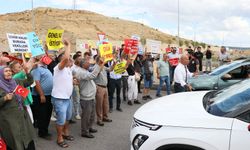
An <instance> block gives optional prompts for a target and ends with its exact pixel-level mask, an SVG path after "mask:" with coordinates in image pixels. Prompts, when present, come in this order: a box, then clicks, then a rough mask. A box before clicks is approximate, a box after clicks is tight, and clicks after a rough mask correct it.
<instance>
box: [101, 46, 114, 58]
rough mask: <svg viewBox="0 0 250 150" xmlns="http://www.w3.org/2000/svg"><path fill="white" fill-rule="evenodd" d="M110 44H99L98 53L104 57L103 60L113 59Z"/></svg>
mask: <svg viewBox="0 0 250 150" xmlns="http://www.w3.org/2000/svg"><path fill="white" fill-rule="evenodd" d="M112 48H113V47H112V44H101V45H100V46H99V50H100V55H101V57H104V61H105V62H107V61H110V60H112V59H113V49H112Z"/></svg>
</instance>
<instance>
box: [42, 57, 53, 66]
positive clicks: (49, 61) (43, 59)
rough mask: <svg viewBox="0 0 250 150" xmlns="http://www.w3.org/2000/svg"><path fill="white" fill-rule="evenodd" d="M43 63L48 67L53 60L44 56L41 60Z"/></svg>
mask: <svg viewBox="0 0 250 150" xmlns="http://www.w3.org/2000/svg"><path fill="white" fill-rule="evenodd" d="M41 61H42V62H43V63H45V64H46V65H49V64H50V63H51V62H52V59H51V58H50V57H48V56H47V55H44V56H43V57H42V58H41Z"/></svg>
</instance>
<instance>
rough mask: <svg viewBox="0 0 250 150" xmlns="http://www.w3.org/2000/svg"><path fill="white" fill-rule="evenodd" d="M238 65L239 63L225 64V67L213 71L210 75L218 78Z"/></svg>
mask: <svg viewBox="0 0 250 150" xmlns="http://www.w3.org/2000/svg"><path fill="white" fill-rule="evenodd" d="M238 64H239V62H232V63H230V64H225V65H223V66H220V67H218V68H216V69H214V71H212V72H211V73H210V74H209V75H211V76H217V75H219V74H221V73H223V72H224V71H226V70H228V69H230V68H233V67H234V66H236V65H238Z"/></svg>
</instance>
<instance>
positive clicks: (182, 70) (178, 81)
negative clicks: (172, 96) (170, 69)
mask: <svg viewBox="0 0 250 150" xmlns="http://www.w3.org/2000/svg"><path fill="white" fill-rule="evenodd" d="M188 64H189V59H188V56H187V55H182V56H181V58H180V63H179V64H178V65H177V67H176V68H175V71H174V91H175V93H178V92H185V91H191V90H192V87H191V85H190V84H188V83H187V80H188V78H190V77H192V76H195V75H196V74H195V73H190V72H189V71H188V68H187V65H188Z"/></svg>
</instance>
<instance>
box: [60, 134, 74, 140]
mask: <svg viewBox="0 0 250 150" xmlns="http://www.w3.org/2000/svg"><path fill="white" fill-rule="evenodd" d="M62 137H63V139H65V140H68V141H74V139H75V138H74V137H73V136H71V135H63V136H62Z"/></svg>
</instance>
